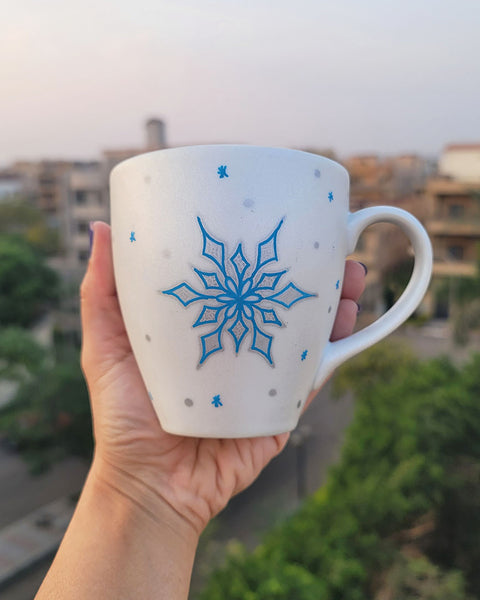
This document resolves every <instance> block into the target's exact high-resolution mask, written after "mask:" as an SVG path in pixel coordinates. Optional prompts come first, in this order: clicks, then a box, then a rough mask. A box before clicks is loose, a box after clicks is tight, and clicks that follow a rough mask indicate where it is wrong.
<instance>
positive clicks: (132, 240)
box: [130, 231, 137, 242]
mask: <svg viewBox="0 0 480 600" xmlns="http://www.w3.org/2000/svg"><path fill="white" fill-rule="evenodd" d="M130 241H131V242H136V241H137V240H136V239H135V232H134V231H132V232H131V233H130Z"/></svg>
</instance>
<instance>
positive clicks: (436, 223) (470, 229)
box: [425, 215, 480, 237]
mask: <svg viewBox="0 0 480 600" xmlns="http://www.w3.org/2000/svg"><path fill="white" fill-rule="evenodd" d="M425 228H426V230H427V232H428V233H429V235H431V236H436V235H445V236H447V235H448V236H463V237H480V218H479V217H478V216H476V215H475V216H472V217H471V218H470V219H467V218H463V219H452V218H433V219H430V220H428V221H427V222H426V223H425Z"/></svg>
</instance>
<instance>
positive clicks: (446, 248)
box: [425, 144, 480, 317]
mask: <svg viewBox="0 0 480 600" xmlns="http://www.w3.org/2000/svg"><path fill="white" fill-rule="evenodd" d="M426 194H427V202H428V218H427V220H426V223H425V226H426V229H427V232H428V234H429V236H430V239H431V241H432V246H433V255H434V264H433V285H432V311H433V314H434V315H436V316H438V317H447V316H448V315H449V312H450V305H451V298H452V293H453V290H454V286H455V281H456V280H458V278H460V277H475V276H477V275H478V274H479V272H478V265H479V260H480V144H478V145H474V144H471V145H468V146H466V145H451V146H447V148H446V149H445V151H444V153H443V154H442V157H441V159H440V162H439V173H438V176H437V177H435V178H432V179H430V181H429V182H428V185H427V189H426Z"/></svg>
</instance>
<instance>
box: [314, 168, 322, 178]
mask: <svg viewBox="0 0 480 600" xmlns="http://www.w3.org/2000/svg"><path fill="white" fill-rule="evenodd" d="M314 173H315V177H320V175H321V172H320V169H315V171H314Z"/></svg>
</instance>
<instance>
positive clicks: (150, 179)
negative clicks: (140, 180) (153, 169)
mask: <svg viewBox="0 0 480 600" xmlns="http://www.w3.org/2000/svg"><path fill="white" fill-rule="evenodd" d="M144 181H145V183H146V184H147V185H148V184H149V183H150V182H151V181H152V178H151V177H150V175H145V178H144Z"/></svg>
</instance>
